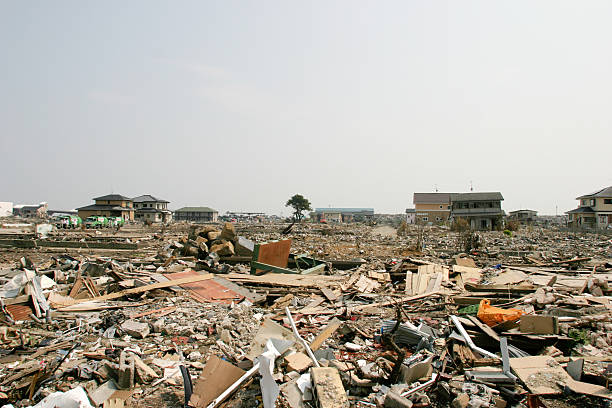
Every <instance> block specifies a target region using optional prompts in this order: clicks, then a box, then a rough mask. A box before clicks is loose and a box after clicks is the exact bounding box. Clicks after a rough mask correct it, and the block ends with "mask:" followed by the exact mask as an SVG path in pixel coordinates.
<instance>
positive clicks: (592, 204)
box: [591, 199, 595, 207]
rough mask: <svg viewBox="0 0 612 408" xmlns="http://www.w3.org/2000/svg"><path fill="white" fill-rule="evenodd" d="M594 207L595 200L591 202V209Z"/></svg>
mask: <svg viewBox="0 0 612 408" xmlns="http://www.w3.org/2000/svg"><path fill="white" fill-rule="evenodd" d="M594 205H595V199H592V200H591V207H592V206H594Z"/></svg>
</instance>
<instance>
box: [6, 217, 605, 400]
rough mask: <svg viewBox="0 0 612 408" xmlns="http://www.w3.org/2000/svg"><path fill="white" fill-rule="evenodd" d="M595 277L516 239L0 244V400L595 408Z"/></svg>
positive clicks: (340, 235) (188, 235) (601, 358)
mask: <svg viewBox="0 0 612 408" xmlns="http://www.w3.org/2000/svg"><path fill="white" fill-rule="evenodd" d="M611 277H612V236H611V235H605V234H594V233H570V232H562V231H558V230H553V229H543V228H531V227H529V228H523V229H521V230H519V231H516V232H513V233H511V234H504V233H502V232H494V231H491V232H472V231H464V232H454V231H450V230H449V229H447V228H440V227H422V226H412V225H411V226H407V227H406V226H403V227H402V228H401V230H400V231H396V229H395V228H394V227H391V226H389V225H364V224H345V225H316V224H306V223H304V224H299V223H298V224H295V225H288V224H284V223H267V224H266V223H253V224H247V223H245V224H241V223H237V224H236V223H225V224H223V223H215V224H203V225H202V224H201V225H190V224H187V223H175V224H172V225H170V226H167V227H155V226H145V227H143V226H140V227H136V226H125V227H122V228H121V229H120V230H118V231H104V232H102V231H84V230H59V231H52V232H50V233H49V234H48V235H47V236H46V237H44V238H41V237H38V236H36V234H33V233H31V232H29V231H27V230H10V229H2V230H0V307H1V308H2V313H0V343H1V344H2V346H1V349H0V402H1V403H2V404H3V405H5V406H13V407H29V406H35V407H40V408H42V407H83V408H86V407H108V408H110V407H117V408H120V407H130V406H133V407H182V406H190V407H194V408H215V407H235V408H238V407H264V408H272V407H289V408H302V407H306V408H314V407H319V408H340V407H349V406H350V407H388V408H410V407H415V408H417V407H500V408H501V407H571V406H583V405H584V404H590V405H591V406H595V407H599V406H601V407H609V406H610V404H611V403H612V402H611V401H612V392H611V391H610V380H611V379H612V330H611V329H612V314H611V313H610V312H611V308H612V306H611V303H610V300H611V299H612V298H611V294H612V290H611V287H610V279H611Z"/></svg>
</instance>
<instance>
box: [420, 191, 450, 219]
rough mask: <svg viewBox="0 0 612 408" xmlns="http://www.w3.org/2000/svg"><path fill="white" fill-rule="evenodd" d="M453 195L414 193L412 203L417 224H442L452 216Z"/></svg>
mask: <svg viewBox="0 0 612 408" xmlns="http://www.w3.org/2000/svg"><path fill="white" fill-rule="evenodd" d="M451 194H452V193H414V196H413V198H412V201H413V203H414V209H415V212H416V216H415V221H416V223H417V224H428V223H432V224H442V223H445V222H447V221H448V220H449V218H450V215H451Z"/></svg>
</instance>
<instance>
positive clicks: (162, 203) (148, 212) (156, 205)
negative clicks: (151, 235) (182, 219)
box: [132, 194, 172, 223]
mask: <svg viewBox="0 0 612 408" xmlns="http://www.w3.org/2000/svg"><path fill="white" fill-rule="evenodd" d="M132 202H133V203H134V218H135V219H136V220H139V221H150V222H164V223H166V222H170V221H172V211H170V210H168V204H169V203H170V201H166V200H162V199H161V198H156V197H153V196H152V195H149V194H145V195H141V196H138V197H134V198H133V199H132Z"/></svg>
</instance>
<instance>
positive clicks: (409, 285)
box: [404, 271, 412, 295]
mask: <svg viewBox="0 0 612 408" xmlns="http://www.w3.org/2000/svg"><path fill="white" fill-rule="evenodd" d="M404 292H405V293H406V294H407V295H412V272H410V271H407V272H406V288H405V289H404Z"/></svg>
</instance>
